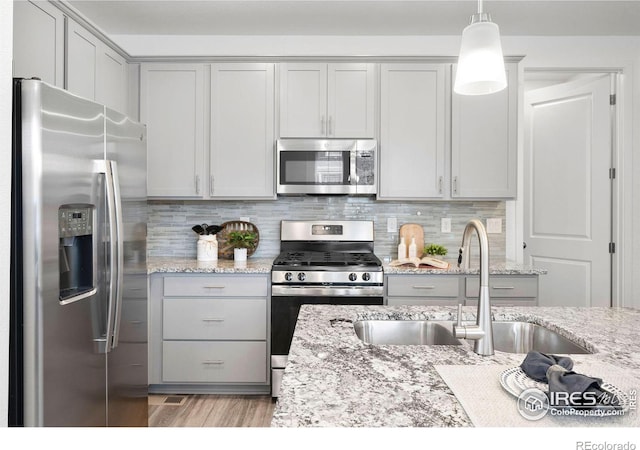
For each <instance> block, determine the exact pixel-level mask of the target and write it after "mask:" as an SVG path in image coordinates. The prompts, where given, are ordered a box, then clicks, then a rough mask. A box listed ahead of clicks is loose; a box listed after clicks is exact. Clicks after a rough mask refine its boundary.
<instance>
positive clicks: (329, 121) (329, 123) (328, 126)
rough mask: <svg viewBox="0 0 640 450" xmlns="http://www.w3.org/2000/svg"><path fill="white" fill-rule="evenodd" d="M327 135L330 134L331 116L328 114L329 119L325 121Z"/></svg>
mask: <svg viewBox="0 0 640 450" xmlns="http://www.w3.org/2000/svg"><path fill="white" fill-rule="evenodd" d="M327 136H331V116H329V120H328V122H327Z"/></svg>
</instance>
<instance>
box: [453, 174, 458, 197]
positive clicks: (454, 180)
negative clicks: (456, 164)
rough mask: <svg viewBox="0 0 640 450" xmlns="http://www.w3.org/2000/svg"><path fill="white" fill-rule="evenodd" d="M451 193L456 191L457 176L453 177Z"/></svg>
mask: <svg viewBox="0 0 640 450" xmlns="http://www.w3.org/2000/svg"><path fill="white" fill-rule="evenodd" d="M453 193H454V194H457V193H458V177H453Z"/></svg>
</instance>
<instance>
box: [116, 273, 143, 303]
mask: <svg viewBox="0 0 640 450" xmlns="http://www.w3.org/2000/svg"><path fill="white" fill-rule="evenodd" d="M123 286H124V291H123V292H122V297H123V299H124V300H126V299H129V298H147V275H130V274H126V273H125V274H124V279H123Z"/></svg>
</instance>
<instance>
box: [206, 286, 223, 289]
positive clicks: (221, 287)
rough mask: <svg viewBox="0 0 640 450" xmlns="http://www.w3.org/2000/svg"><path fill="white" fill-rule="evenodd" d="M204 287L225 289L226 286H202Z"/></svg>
mask: <svg viewBox="0 0 640 450" xmlns="http://www.w3.org/2000/svg"><path fill="white" fill-rule="evenodd" d="M202 287H203V288H204V289H224V288H225V287H224V286H202Z"/></svg>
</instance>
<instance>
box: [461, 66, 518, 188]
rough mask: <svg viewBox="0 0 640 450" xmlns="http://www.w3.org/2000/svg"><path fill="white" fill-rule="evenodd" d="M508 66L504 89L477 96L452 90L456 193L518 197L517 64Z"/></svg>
mask: <svg viewBox="0 0 640 450" xmlns="http://www.w3.org/2000/svg"><path fill="white" fill-rule="evenodd" d="M506 66H507V67H506V68H507V82H508V86H507V88H506V89H505V90H503V91H500V92H497V93H495V94H490V95H478V96H473V95H466V96H465V95H458V94H456V93H452V99H451V113H452V122H451V196H452V197H453V198H477V199H483V198H495V199H508V198H515V197H516V170H517V166H516V155H517V119H518V112H517V100H518V65H517V64H515V63H511V64H507V65H506ZM454 75H455V67H454Z"/></svg>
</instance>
